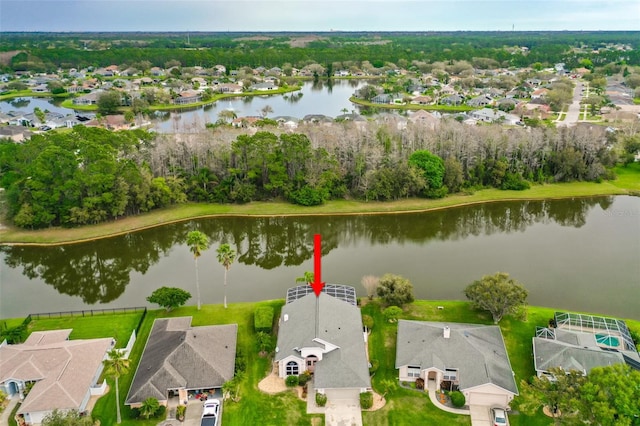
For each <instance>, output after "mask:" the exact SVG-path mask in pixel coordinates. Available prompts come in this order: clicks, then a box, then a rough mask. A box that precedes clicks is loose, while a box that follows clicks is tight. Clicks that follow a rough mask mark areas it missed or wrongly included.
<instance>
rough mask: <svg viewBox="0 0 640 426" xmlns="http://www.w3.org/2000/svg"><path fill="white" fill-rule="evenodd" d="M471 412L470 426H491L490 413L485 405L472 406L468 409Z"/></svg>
mask: <svg viewBox="0 0 640 426" xmlns="http://www.w3.org/2000/svg"><path fill="white" fill-rule="evenodd" d="M469 411H471V426H491V413H490V411H489V407H487V406H486V405H472V406H470V407H469Z"/></svg>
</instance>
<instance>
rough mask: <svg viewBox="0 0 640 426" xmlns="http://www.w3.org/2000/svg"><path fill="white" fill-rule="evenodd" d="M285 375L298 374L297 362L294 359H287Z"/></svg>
mask: <svg viewBox="0 0 640 426" xmlns="http://www.w3.org/2000/svg"><path fill="white" fill-rule="evenodd" d="M286 372H287V376H297V375H298V363H297V362H295V361H289V362H288V363H287V369H286Z"/></svg>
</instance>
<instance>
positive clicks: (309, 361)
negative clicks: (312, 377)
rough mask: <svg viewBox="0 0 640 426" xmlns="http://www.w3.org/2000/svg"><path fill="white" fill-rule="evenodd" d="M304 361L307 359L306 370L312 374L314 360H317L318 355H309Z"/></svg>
mask: <svg viewBox="0 0 640 426" xmlns="http://www.w3.org/2000/svg"><path fill="white" fill-rule="evenodd" d="M306 361H307V371H308V372H309V373H311V374H313V372H314V370H315V368H316V362H318V357H317V356H315V355H309V356H308V357H307V359H306Z"/></svg>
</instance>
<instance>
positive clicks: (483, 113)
mask: <svg viewBox="0 0 640 426" xmlns="http://www.w3.org/2000/svg"><path fill="white" fill-rule="evenodd" d="M469 115H470V116H471V118H473V119H475V120H478V121H484V122H485V123H502V124H511V125H516V124H521V123H522V122H521V121H520V117H518V116H517V115H513V114H507V113H506V112H503V111H499V110H493V109H491V108H483V109H479V110H476V111H472V112H471V113H469Z"/></svg>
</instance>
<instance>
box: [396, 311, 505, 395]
mask: <svg viewBox="0 0 640 426" xmlns="http://www.w3.org/2000/svg"><path fill="white" fill-rule="evenodd" d="M445 326H449V328H450V330H451V333H450V337H449V338H448V339H445V338H444V334H443V330H444V327H445ZM405 365H411V366H419V367H420V368H421V369H426V368H433V367H435V368H438V369H439V370H442V371H444V369H445V368H457V369H458V372H459V374H458V378H459V386H460V389H462V390H464V389H468V388H472V387H475V386H479V385H483V384H489V383H492V384H494V385H496V386H499V387H501V388H503V389H505V390H507V391H509V392H513V393H514V394H517V393H518V388H517V386H516V382H515V379H514V377H513V370H512V369H511V364H510V363H509V357H508V356H507V350H506V348H505V345H504V340H503V339H502V333H501V332H500V327H498V326H494V325H478V324H460V323H442V322H425V321H406V320H400V321H399V322H398V341H397V348H396V368H400V367H402V366H405Z"/></svg>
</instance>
